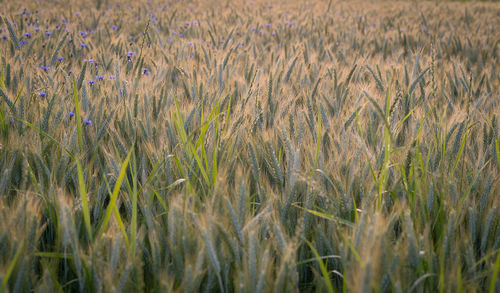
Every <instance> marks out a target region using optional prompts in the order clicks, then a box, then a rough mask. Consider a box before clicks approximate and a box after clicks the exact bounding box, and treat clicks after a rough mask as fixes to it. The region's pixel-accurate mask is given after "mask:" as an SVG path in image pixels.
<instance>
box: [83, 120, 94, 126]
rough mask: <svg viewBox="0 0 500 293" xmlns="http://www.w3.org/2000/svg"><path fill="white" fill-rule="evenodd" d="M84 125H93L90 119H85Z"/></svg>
mask: <svg viewBox="0 0 500 293" xmlns="http://www.w3.org/2000/svg"><path fill="white" fill-rule="evenodd" d="M83 123H85V125H92V121H90V120H89V119H83Z"/></svg>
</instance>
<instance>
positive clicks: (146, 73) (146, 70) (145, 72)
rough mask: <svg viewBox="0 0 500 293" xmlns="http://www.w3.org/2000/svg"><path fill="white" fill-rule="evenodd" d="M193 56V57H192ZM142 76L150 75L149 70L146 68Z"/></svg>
mask: <svg viewBox="0 0 500 293" xmlns="http://www.w3.org/2000/svg"><path fill="white" fill-rule="evenodd" d="M191 56H192V55H191ZM142 74H144V75H149V70H148V69H147V68H144V71H142Z"/></svg>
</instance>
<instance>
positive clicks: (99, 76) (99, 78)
mask: <svg viewBox="0 0 500 293" xmlns="http://www.w3.org/2000/svg"><path fill="white" fill-rule="evenodd" d="M95 79H97V80H103V79H104V75H96V76H95Z"/></svg>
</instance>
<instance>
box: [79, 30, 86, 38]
mask: <svg viewBox="0 0 500 293" xmlns="http://www.w3.org/2000/svg"><path fill="white" fill-rule="evenodd" d="M87 35H88V34H87V33H86V32H82V31H80V36H81V37H82V38H86V37H87Z"/></svg>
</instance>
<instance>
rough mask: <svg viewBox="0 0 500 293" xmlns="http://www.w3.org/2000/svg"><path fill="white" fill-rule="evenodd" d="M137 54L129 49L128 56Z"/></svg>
mask: <svg viewBox="0 0 500 293" xmlns="http://www.w3.org/2000/svg"><path fill="white" fill-rule="evenodd" d="M134 55H135V52H134V51H129V52H127V56H134Z"/></svg>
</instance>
